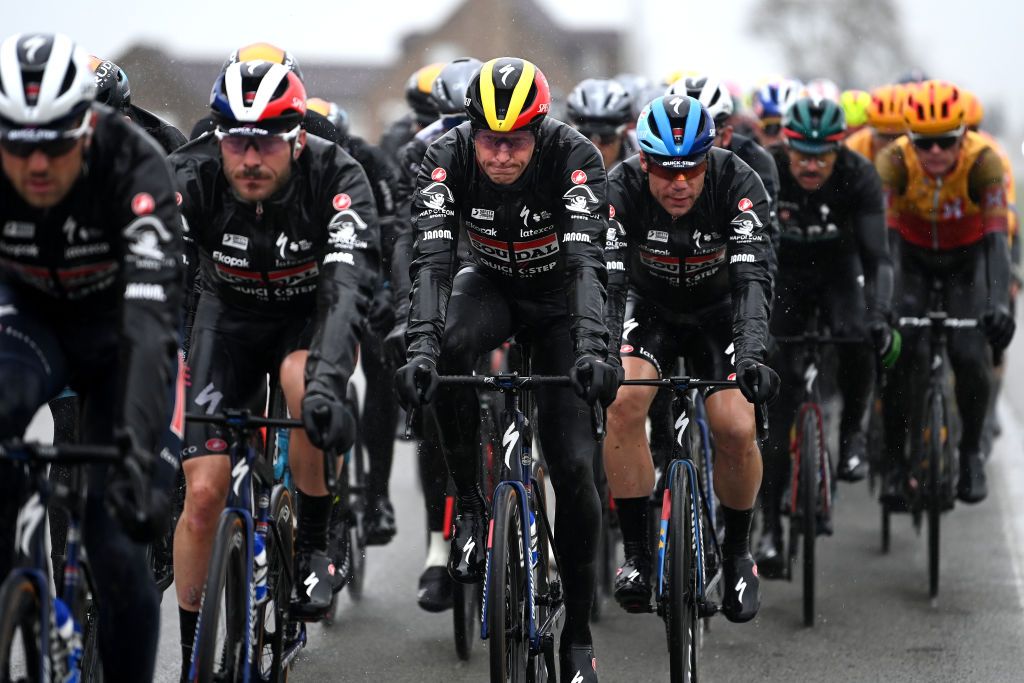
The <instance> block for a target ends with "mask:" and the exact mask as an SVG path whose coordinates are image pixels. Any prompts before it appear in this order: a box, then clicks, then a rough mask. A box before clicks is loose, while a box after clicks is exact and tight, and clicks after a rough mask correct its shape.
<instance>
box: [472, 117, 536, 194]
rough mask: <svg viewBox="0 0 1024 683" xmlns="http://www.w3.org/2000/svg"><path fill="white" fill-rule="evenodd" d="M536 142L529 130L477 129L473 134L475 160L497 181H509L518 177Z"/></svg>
mask: <svg viewBox="0 0 1024 683" xmlns="http://www.w3.org/2000/svg"><path fill="white" fill-rule="evenodd" d="M536 144H537V139H536V137H535V136H534V134H533V133H531V132H530V131H526V130H517V131H513V132H511V133H496V132H494V131H490V130H478V131H475V132H474V134H473V145H474V147H475V148H476V162H477V164H479V165H480V168H482V169H483V171H484V173H486V174H487V177H488V178H490V179H491V182H493V183H495V184H496V185H510V184H512V183H514V182H515V181H517V180H519V178H520V176H522V175H523V172H524V171H525V170H526V167H527V165H529V163H530V159H531V158H533V150H534V148H535V147H536Z"/></svg>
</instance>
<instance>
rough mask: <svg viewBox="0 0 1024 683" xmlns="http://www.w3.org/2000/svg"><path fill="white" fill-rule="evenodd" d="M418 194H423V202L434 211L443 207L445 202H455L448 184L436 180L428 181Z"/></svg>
mask: <svg viewBox="0 0 1024 683" xmlns="http://www.w3.org/2000/svg"><path fill="white" fill-rule="evenodd" d="M420 194H421V195H423V197H424V204H426V205H427V208H428V209H434V210H436V211H440V210H442V209H444V206H445V204H446V203H454V202H455V196H454V195H453V194H452V191H451V190H450V189H449V188H448V186H447V185H442V184H441V183H438V182H433V183H430V184H429V185H427V186H426V187H425V188H423V189H422V190H420Z"/></svg>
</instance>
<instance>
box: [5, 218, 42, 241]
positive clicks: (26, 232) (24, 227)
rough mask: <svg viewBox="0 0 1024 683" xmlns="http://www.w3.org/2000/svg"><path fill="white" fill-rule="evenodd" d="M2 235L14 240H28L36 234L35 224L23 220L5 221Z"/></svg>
mask: <svg viewBox="0 0 1024 683" xmlns="http://www.w3.org/2000/svg"><path fill="white" fill-rule="evenodd" d="M3 235H4V237H11V238H13V239H16V240H30V239H32V238H33V237H35V236H36V224H35V223H28V222H25V221H7V222H6V223H4V231H3Z"/></svg>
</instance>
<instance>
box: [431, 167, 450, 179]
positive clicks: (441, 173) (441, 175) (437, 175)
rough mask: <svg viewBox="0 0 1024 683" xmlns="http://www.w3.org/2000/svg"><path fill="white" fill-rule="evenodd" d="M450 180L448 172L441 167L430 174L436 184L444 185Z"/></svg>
mask: <svg viewBox="0 0 1024 683" xmlns="http://www.w3.org/2000/svg"><path fill="white" fill-rule="evenodd" d="M447 178H448V171H446V170H444V169H443V168H441V167H440V166H438V167H437V168H435V169H434V170H433V171H431V172H430V179H431V180H433V181H434V182H435V183H443V182H444V181H445V180H446V179H447Z"/></svg>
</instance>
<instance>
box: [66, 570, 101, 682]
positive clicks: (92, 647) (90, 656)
mask: <svg viewBox="0 0 1024 683" xmlns="http://www.w3.org/2000/svg"><path fill="white" fill-rule="evenodd" d="M87 559H88V558H86V557H81V558H79V571H80V572H81V576H82V577H83V579H84V583H82V584H81V585H79V587H78V590H77V591H75V606H74V610H73V612H74V615H75V619H76V620H77V621H78V623H79V624H80V625H81V627H82V659H81V669H82V675H81V681H82V683H86V682H87V681H91V682H92V683H98V682H99V681H102V680H103V667H102V666H101V664H100V645H99V642H100V638H99V630H98V629H99V608H98V607H97V605H96V602H95V601H94V600H93V596H94V595H96V589H95V584H94V582H93V579H92V571H91V569H90V567H89V563H88V561H87Z"/></svg>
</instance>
